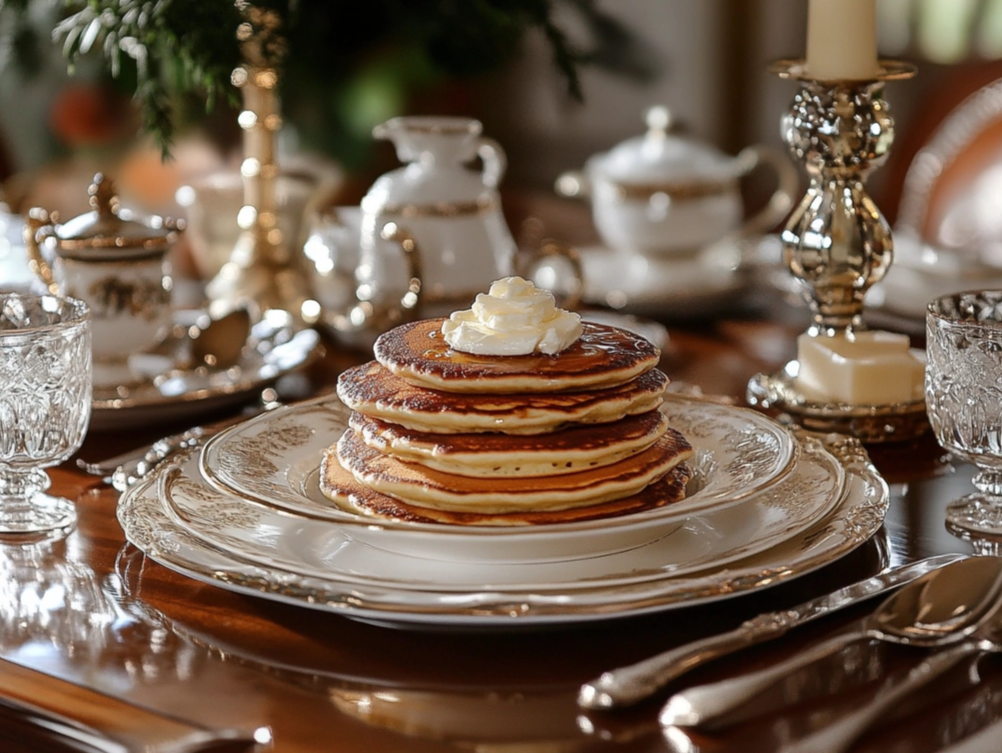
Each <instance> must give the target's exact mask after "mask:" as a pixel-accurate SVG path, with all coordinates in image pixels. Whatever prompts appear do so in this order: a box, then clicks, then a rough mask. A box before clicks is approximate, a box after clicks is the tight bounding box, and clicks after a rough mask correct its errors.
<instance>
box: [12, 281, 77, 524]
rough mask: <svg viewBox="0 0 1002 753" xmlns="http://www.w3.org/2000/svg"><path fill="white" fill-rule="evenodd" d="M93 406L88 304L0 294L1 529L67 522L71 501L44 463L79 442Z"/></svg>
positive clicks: (73, 512)
mask: <svg viewBox="0 0 1002 753" xmlns="http://www.w3.org/2000/svg"><path fill="white" fill-rule="evenodd" d="M90 405H91V329H90V311H89V309H88V308H87V305H86V304H85V303H84V302H83V301H79V300H76V299H73V298H60V297H57V296H49V295H45V296H33V295H20V294H15V293H4V294H0V536H3V537H5V538H9V537H11V536H16V537H20V536H21V535H24V534H45V533H49V532H53V531H63V530H66V529H69V528H70V527H71V526H72V525H73V523H74V521H75V520H76V509H75V507H74V505H73V503H72V502H70V501H69V500H66V499H62V498H59V497H54V496H51V495H49V494H46V493H45V492H46V490H47V489H48V488H49V477H48V475H47V474H46V472H45V471H44V470H43V469H45V468H48V467H50V466H53V465H57V464H59V463H61V462H63V461H64V460H66V459H67V458H68V457H69V456H70V455H72V454H73V453H74V452H76V450H77V449H78V448H79V447H80V444H81V442H83V438H84V435H85V434H86V431H87V423H88V421H89V419H90Z"/></svg>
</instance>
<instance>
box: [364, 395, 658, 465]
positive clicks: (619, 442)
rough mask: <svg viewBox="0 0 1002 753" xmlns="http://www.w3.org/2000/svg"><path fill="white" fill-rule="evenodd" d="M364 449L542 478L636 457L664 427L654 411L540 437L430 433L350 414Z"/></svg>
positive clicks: (412, 459) (426, 462) (425, 462)
mask: <svg viewBox="0 0 1002 753" xmlns="http://www.w3.org/2000/svg"><path fill="white" fill-rule="evenodd" d="M348 425H349V426H351V428H353V429H354V430H355V431H356V432H357V433H358V436H359V438H360V439H361V440H362V441H363V442H365V444H366V445H367V446H369V447H371V448H372V449H374V450H377V451H378V452H382V453H384V454H387V455H392V456H394V457H396V458H398V459H400V460H404V461H406V462H410V463H418V464H420V465H424V466H427V467H428V468H432V469H434V470H437V471H442V472H443V473H452V474H457V475H460V476H494V477H498V476H543V475H559V474H564V473H576V472H577V471H582V470H585V469H587V468H598V467H600V466H603V465H609V464H610V463H615V462H617V461H619V460H622V459H623V458H625V457H628V456H630V455H633V454H635V453H638V452H642V451H643V450H646V449H647V448H648V447H650V446H651V445H652V444H654V443H655V442H656V441H657V440H658V438H659V437H661V436H662V435H663V434H664V433H665V430H666V429H667V428H668V418H667V416H665V415H664V413H662V412H661V411H659V410H652V411H647V412H646V413H641V414H638V415H635V416H626V417H625V418H622V419H620V420H619V421H613V422H611V423H606V424H574V425H572V426H569V427H567V428H566V429H561V430H560V431H555V432H549V433H546V434H531V435H525V434H522V435H514V434H493V433H482V434H432V433H430V432H422V431H414V430H413V429H407V428H405V427H403V426H400V425H398V424H391V423H389V422H387V421H381V420H379V419H378V418H372V417H371V416H365V415H363V414H361V413H359V412H357V411H353V412H352V414H351V417H350V418H349V420H348Z"/></svg>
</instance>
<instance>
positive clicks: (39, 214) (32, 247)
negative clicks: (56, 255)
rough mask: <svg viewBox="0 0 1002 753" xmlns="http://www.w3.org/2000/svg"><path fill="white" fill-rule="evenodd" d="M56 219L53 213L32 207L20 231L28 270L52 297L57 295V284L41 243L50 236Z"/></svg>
mask: <svg viewBox="0 0 1002 753" xmlns="http://www.w3.org/2000/svg"><path fill="white" fill-rule="evenodd" d="M56 219H57V218H56V213H55V212H52V213H49V212H47V211H46V210H44V209H42V208H41V207H32V208H31V209H29V210H28V216H27V218H26V219H25V222H24V230H23V231H22V236H23V238H24V245H25V248H26V249H27V252H28V268H29V269H31V271H32V272H33V273H34V274H35V276H36V277H38V279H40V280H41V281H42V284H44V285H45V287H46V288H47V289H48V291H49V293H51V294H52V295H59V282H58V281H57V280H56V276H55V274H54V273H53V271H52V265H51V264H49V262H48V261H47V260H46V259H45V255H44V254H43V253H42V241H43V240H44V238H46V237H47V236H49V235H51V234H52V232H53V229H54V225H55V222H56Z"/></svg>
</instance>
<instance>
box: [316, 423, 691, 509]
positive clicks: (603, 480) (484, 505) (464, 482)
mask: <svg viewBox="0 0 1002 753" xmlns="http://www.w3.org/2000/svg"><path fill="white" fill-rule="evenodd" d="M336 452H337V458H338V460H339V461H340V464H341V465H342V466H343V467H344V468H346V469H347V470H349V471H351V473H352V475H353V476H354V477H355V480H356V481H358V482H359V483H360V484H362V485H363V486H366V487H368V488H369V489H373V490H374V491H377V492H381V493H383V494H386V495H388V496H391V497H395V498H397V499H400V500H402V501H404V502H408V503H410V504H414V505H419V506H421V507H430V508H434V509H437V510H448V511H451V512H480V513H509V512H516V511H520V510H521V511H524V510H565V509H569V508H573V507H583V506H587V505H597V504H601V503H603V502H611V501H612V500H614V499H620V498H621V497H625V496H629V495H631V494H636V493H637V492H639V491H640V490H641V489H643V488H644V487H645V486H647V485H648V484H650V483H651V482H653V481H655V480H657V479H659V478H661V477H662V476H664V475H665V474H666V473H667V472H668V471H670V470H671V469H672V468H674V467H675V466H676V465H678V464H679V463H683V462H685V461H686V460H688V459H689V458H691V457H692V454H693V450H692V447H691V446H690V445H689V443H688V442H687V441H686V440H685V438H684V437H683V436H682V435H681V434H679V433H678V432H677V431H675V430H674V429H668V430H667V432H666V433H665V435H664V436H662V437H661V438H660V439H658V441H657V442H655V443H654V444H653V445H652V446H651V447H649V448H648V449H646V450H644V451H643V452H639V453H637V454H635V455H632V456H630V457H627V458H624V459H623V460H620V461H618V462H616V463H612V464H610V465H606V466H602V467H600V468H589V469H588V470H584V471H578V472H577V473H568V474H564V475H560V476H536V477H532V478H520V477H507V478H491V477H472V476H457V475H455V474H451V473H442V472H441V471H436V470H432V469H431V468H427V467H425V466H421V465H417V464H415V463H405V462H403V461H400V460H397V459H396V458H394V457H391V456H390V455H384V454H382V453H380V452H379V451H377V450H374V449H372V448H371V447H367V446H366V445H365V443H364V442H362V440H361V439H360V438H359V436H358V434H357V432H355V430H354V429H348V430H347V431H345V433H344V434H343V435H342V437H341V439H340V440H339V441H338V443H337V450H336Z"/></svg>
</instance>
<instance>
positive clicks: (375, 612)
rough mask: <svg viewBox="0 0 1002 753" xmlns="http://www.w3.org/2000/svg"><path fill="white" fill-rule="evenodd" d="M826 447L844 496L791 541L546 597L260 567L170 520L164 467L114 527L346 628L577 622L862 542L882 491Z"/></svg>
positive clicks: (236, 586) (716, 589)
mask: <svg viewBox="0 0 1002 753" xmlns="http://www.w3.org/2000/svg"><path fill="white" fill-rule="evenodd" d="M810 441H818V440H813V439H812V440H810ZM830 441H831V443H830V444H829V445H828V447H829V449H830V450H831V451H832V452H833V453H834V455H835V457H836V459H837V460H838V461H839V463H840V464H841V465H842V467H843V469H844V470H845V471H846V480H847V484H846V488H845V493H844V494H843V495H842V497H841V499H840V500H839V502H838V503H837V504H836V506H835V507H834V509H833V510H832V511H831V512H830V513H828V514H827V515H825V516H823V517H822V518H821V519H820V520H818V521H816V522H815V523H814V524H813V525H811V526H809V527H807V529H805V530H804V531H802V532H801V533H799V534H796V535H794V536H792V537H790V538H788V539H786V540H784V541H780V542H779V543H777V544H776V545H775V546H772V547H770V548H767V549H765V550H764V551H762V552H760V553H758V554H754V555H751V556H749V557H746V558H743V559H740V560H737V561H735V562H732V563H730V564H728V565H725V566H722V567H721V566H715V565H710V566H708V567H706V568H705V569H702V570H698V571H696V572H692V573H689V574H687V575H679V576H674V575H665V576H664V577H658V578H653V579H650V580H641V581H639V582H633V583H622V582H620V583H612V584H609V583H598V584H596V585H593V586H590V587H581V588H574V589H559V588H557V589H552V590H546V589H536V588H520V587H510V588H509V587H505V588H495V589H489V590H488V589H484V590H470V591H464V590H462V589H456V588H449V589H444V588H436V587H434V586H429V587H428V588H424V589H416V588H404V587H401V586H399V585H394V584H383V583H375V582H358V581H357V579H355V578H352V579H342V578H340V577H338V576H337V575H336V574H330V575H327V576H326V577H322V578H321V577H315V576H311V575H304V574H302V573H296V572H293V571H290V570H285V569H281V568H278V567H265V566H261V565H259V564H256V563H253V562H250V561H249V560H247V559H244V558H241V557H238V556H236V555H234V554H232V553H230V552H227V551H224V550H223V549H222V548H220V547H216V546H212V545H211V544H208V543H207V542H206V541H204V540H203V539H201V538H198V537H197V536H194V535H192V533H190V531H188V530H186V529H185V528H183V527H181V526H179V525H177V524H176V523H175V522H173V521H172V520H171V517H170V515H169V514H168V512H167V509H166V507H165V505H164V501H163V499H162V496H161V494H160V487H161V484H160V476H161V475H162V474H164V473H168V472H169V470H170V468H171V467H172V466H166V467H165V468H164V469H162V470H161V471H159V472H158V473H156V474H154V477H152V478H147V479H144V480H143V481H141V482H139V483H138V484H136V485H135V486H133V487H132V488H131V489H129V490H128V491H126V492H125V493H124V494H123V495H122V498H121V501H120V504H119V508H118V519H119V521H120V523H121V525H122V527H123V529H124V531H125V533H126V536H127V538H128V540H129V541H130V542H132V543H133V544H134V545H136V546H137V547H139V548H140V549H141V550H142V551H143V552H145V553H146V554H147V555H148V556H150V557H151V558H153V559H154V560H157V561H158V562H160V563H161V564H163V565H165V566H166V567H169V568H171V569H174V570H176V571H178V572H181V573H183V574H186V575H188V576H189V577H192V578H196V579H198V580H200V581H203V582H206V583H209V584H212V585H216V586H219V587H222V588H225V589H228V590H232V591H235V592H238V593H244V594H249V595H255V596H258V597H262V598H266V599H270V600H275V601H279V602H285V603H291V604H296V605H299V606H303V607H308V608H312V609H320V610H324V611H329V612H333V613H337V614H342V615H344V616H346V617H350V618H353V619H359V620H363V621H369V622H377V623H380V624H387V625H392V626H398V627H410V626H421V625H434V626H450V627H460V628H480V627H511V626H538V625H545V624H555V623H571V622H586V621H593V620H598V619H608V618H611V617H624V616H634V615H640V614H645V613H649V612H656V611H663V610H668V609H676V608H680V607H685V606H690V605H696V604H704V603H708V602H713V601H718V600H722V599H728V598H732V597H735V596H738V595H741V594H747V593H751V592H754V591H756V590H759V589H762V588H767V587H770V586H773V585H777V584H779V583H783V582H786V581H788V580H790V579H792V578H795V577H799V576H801V575H804V574H806V573H809V572H811V571H813V570H815V569H817V568H819V567H821V566H823V565H825V564H828V563H830V562H833V561H834V560H836V559H838V558H839V557H841V556H843V555H845V554H847V553H848V552H850V551H852V550H853V549H855V548H856V547H857V546H859V545H860V544H862V543H863V542H865V541H867V540H868V539H869V538H870V537H871V536H873V535H874V533H876V532H877V530H878V529H879V528H880V526H881V524H882V523H883V519H884V515H885V513H886V511H887V505H888V497H889V495H888V490H887V485H886V483H885V482H884V481H883V479H882V478H881V477H880V476H879V474H878V473H877V472H876V471H875V470H874V468H873V467H872V465H871V464H870V463H869V461H868V460H867V458H866V454H865V451H864V450H863V449H862V447H861V445H859V444H858V443H857V442H855V441H854V440H851V439H848V438H845V437H834V436H833V437H831V438H830Z"/></svg>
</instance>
